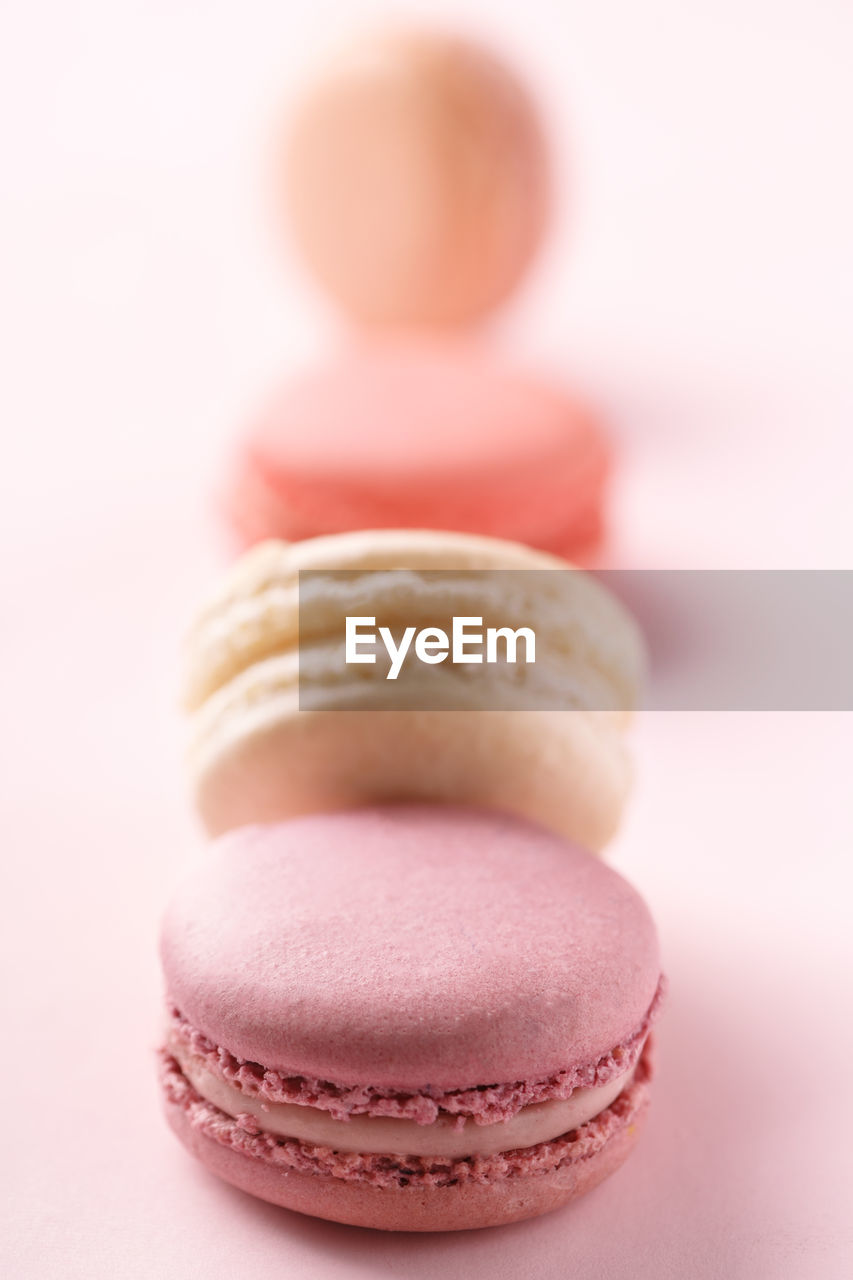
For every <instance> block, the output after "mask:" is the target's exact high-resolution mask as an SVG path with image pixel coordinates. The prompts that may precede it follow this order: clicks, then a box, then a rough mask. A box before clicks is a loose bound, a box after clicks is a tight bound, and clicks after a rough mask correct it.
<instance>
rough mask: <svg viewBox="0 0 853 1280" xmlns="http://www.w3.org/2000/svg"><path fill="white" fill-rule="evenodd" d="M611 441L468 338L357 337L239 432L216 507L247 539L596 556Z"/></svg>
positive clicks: (241, 542)
mask: <svg viewBox="0 0 853 1280" xmlns="http://www.w3.org/2000/svg"><path fill="white" fill-rule="evenodd" d="M610 464H611V453H610V447H609V444H608V442H607V439H606V437H605V434H604V433H603V431H602V428H601V425H600V423H599V421H598V420H597V418H596V416H595V415H594V414H593V413H592V412H591V411H590V410H589V408H588V407H587V406H586V405H585V404H584V403H583V402H582V401H581V400H579V399H577V398H575V397H573V396H572V395H571V394H569V393H568V392H567V391H565V390H564V389H563V388H562V387H560V386H556V385H554V384H552V383H551V382H549V381H548V380H547V379H545V378H541V377H539V376H534V375H532V374H529V373H526V372H524V371H521V370H519V369H517V368H514V367H513V366H512V364H511V363H509V364H508V363H505V362H503V361H501V359H500V358H499V357H496V356H494V355H493V354H490V353H489V352H488V351H487V350H485V349H484V348H482V347H480V346H479V345H477V344H473V343H471V342H467V341H466V342H463V341H461V340H454V341H451V340H439V339H410V340H405V341H403V340H399V341H390V340H386V341H382V342H371V343H363V344H358V345H355V346H353V347H351V348H349V349H348V350H347V351H345V352H342V353H341V354H340V355H339V356H338V357H337V358H336V359H334V360H331V361H330V362H329V363H328V364H326V365H324V366H319V367H316V368H315V369H313V370H308V371H306V372H304V373H303V374H301V375H300V376H296V377H294V378H292V379H291V380H290V381H288V382H286V383H285V384H284V385H283V386H282V387H281V388H280V389H279V390H278V391H277V392H276V393H275V394H274V395H273V396H272V397H271V398H270V399H269V401H268V403H267V404H266V406H265V407H264V409H263V410H262V412H261V413H260V414H259V415H258V417H257V418H256V420H255V421H254V422H252V423H251V424H250V426H249V428H248V430H246V431H245V432H244V433H243V434H242V435H241V436H240V437H239V438H238V440H237V442H236V444H235V447H234V449H233V451H232V454H231V456H230V458H229V462H228V469H227V473H226V475H225V476H224V477H223V482H222V484H221V486H220V494H219V506H220V512H221V516H222V519H223V522H224V524H225V525H226V527H227V528H228V530H229V532H230V535H231V537H232V540H233V541H235V542H236V544H237V546H238V547H240V548H245V547H246V546H248V545H250V544H251V543H254V542H259V541H262V540H263V539H265V538H286V539H291V540H295V539H300V538H310V537H318V536H321V535H323V534H329V533H343V532H346V531H348V530H352V529H379V528H414V529H453V530H458V531H461V532H464V533H479V534H485V535H488V536H490V537H498V538H507V539H510V540H514V541H518V542H526V543H527V544H528V545H530V546H532V547H537V548H540V549H542V550H544V551H550V552H552V553H553V554H555V555H563V556H566V557H567V558H569V559H574V560H582V561H584V560H589V559H590V557H591V556H592V555H593V554H594V553H595V551H596V550H597V548H598V546H599V543H600V541H601V537H602V533H603V529H604V506H605V499H606V490H607V480H608V476H609V473H610Z"/></svg>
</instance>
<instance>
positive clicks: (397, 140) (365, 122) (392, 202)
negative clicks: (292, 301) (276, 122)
mask: <svg viewBox="0 0 853 1280" xmlns="http://www.w3.org/2000/svg"><path fill="white" fill-rule="evenodd" d="M279 174H280V182H279V184H278V186H279V191H280V199H281V208H282V214H283V218H284V220H286V222H287V223H288V224H289V225H290V228H291V230H292V233H293V237H294V239H295V242H296V245H297V247H298V249H299V250H300V251H301V253H302V255H303V257H304V259H305V260H306V262H307V264H308V266H309V268H310V269H311V271H312V272H313V274H314V276H315V277H316V279H317V280H318V281H319V283H320V284H321V285H322V286H323V287H324V288H325V290H326V292H327V293H328V294H329V295H330V297H332V298H333V299H334V300H335V301H336V302H338V303H339V304H340V306H341V307H342V309H343V310H344V312H345V313H346V314H347V316H348V317H349V318H350V320H353V321H355V322H358V323H361V324H364V325H369V326H385V327H388V326H390V327H401V326H406V327H408V326H428V327H431V328H435V327H441V326H447V325H458V324H462V323H466V322H469V321H471V320H473V319H476V318H477V317H479V316H481V315H483V314H484V313H486V312H488V311H489V310H490V309H491V308H493V307H495V306H496V305H497V304H499V303H500V302H502V301H503V299H504V298H505V297H506V296H507V295H508V294H509V293H510V292H511V290H512V289H513V287H514V286H515V285H516V284H517V283H518V281H519V280H520V279H521V277H522V275H523V274H524V271H525V269H526V268H527V266H528V264H529V262H530V260H531V258H532V256H533V254H534V252H535V250H536V248H537V247H538V245H539V242H540V240H541V237H542V231H543V227H544V224H545V221H546V218H547V214H548V210H549V204H550V176H549V166H548V157H547V152H546V147H545V142H544V139H543V133H542V127H541V124H540V121H539V117H538V114H537V112H536V109H535V107H534V106H533V103H532V101H531V99H530V97H529V95H528V93H527V91H526V90H525V88H524V87H523V86H522V85H521V83H520V82H519V81H518V79H517V78H516V77H515V75H514V74H513V73H512V72H511V71H510V70H509V69H508V67H506V66H505V65H504V63H503V62H502V61H501V60H500V59H498V58H497V57H496V56H495V55H494V54H492V53H491V52H489V51H487V50H486V49H484V48H482V47H481V46H480V45H478V44H475V43H472V42H471V41H468V40H464V39H462V38H460V37H458V36H456V35H445V34H442V33H441V32H429V31H404V30H394V31H389V32H386V33H378V34H375V35H372V36H367V37H364V38H362V39H361V40H356V41H353V42H351V43H350V44H348V45H347V46H346V47H344V48H342V49H341V50H340V52H339V53H338V55H337V56H336V57H334V58H332V59H331V60H330V61H329V63H328V64H327V65H326V66H325V68H323V69H322V70H320V71H319V72H318V74H317V75H316V76H315V78H314V79H313V80H312V82H311V83H310V84H309V85H308V86H307V87H306V89H305V91H304V93H303V94H302V96H301V98H300V99H299V101H298V104H297V105H296V108H295V110H294V111H293V112H292V114H291V116H290V118H289V119H288V121H287V127H286V129H285V130H284V133H283V137H282V141H281V144H280V149H279Z"/></svg>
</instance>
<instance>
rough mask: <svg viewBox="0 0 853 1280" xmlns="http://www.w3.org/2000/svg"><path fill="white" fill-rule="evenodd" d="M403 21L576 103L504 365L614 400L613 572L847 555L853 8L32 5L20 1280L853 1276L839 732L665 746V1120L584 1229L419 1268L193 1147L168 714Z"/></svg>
mask: <svg viewBox="0 0 853 1280" xmlns="http://www.w3.org/2000/svg"><path fill="white" fill-rule="evenodd" d="M389 15H390V16H391V17H394V18H396V19H399V18H404V19H407V18H416V19H428V20H429V21H430V22H436V21H439V20H441V19H446V20H447V22H448V23H450V24H451V25H453V26H454V27H456V28H457V29H460V30H462V31H463V32H464V31H469V32H473V33H475V34H477V35H480V36H482V37H484V38H485V39H487V40H488V41H489V42H491V43H492V44H493V45H494V46H495V47H496V49H497V50H498V51H503V52H504V53H507V54H508V55H509V56H510V58H511V60H512V61H513V63H514V64H515V65H516V66H517V68H518V69H519V70H520V72H521V73H522V74H523V75H524V76H525V77H526V78H527V80H528V81H529V82H530V83H531V84H532V86H533V87H534V89H535V90H536V92H537V94H538V96H539V99H540V101H541V104H542V106H543V109H544V111H545V114H546V119H547V122H548V124H549V127H550V130H551V134H552V141H553V145H554V148H555V154H556V167H557V172H558V183H559V198H560V206H559V209H558V212H557V217H556V219H555V223H554V226H553V227H552V231H551V234H550V237H549V239H548V242H547V245H546V247H545V250H544V252H543V253H542V254H541V255H540V257H539V259H538V260H537V263H536V266H535V269H534V271H533V272H532V274H531V276H530V278H529V280H528V281H527V282H526V284H525V288H524V291H523V293H522V295H521V297H520V298H519V299H518V300H517V301H516V302H514V303H513V304H512V305H511V306H510V307H509V308H507V310H506V312H505V313H504V314H502V315H500V316H499V317H498V318H497V319H496V320H495V322H494V330H495V338H496V340H497V341H498V342H500V343H501V344H502V345H503V346H504V347H505V349H506V350H507V351H511V352H512V353H513V354H517V355H520V356H524V357H525V358H528V359H529V361H530V362H532V363H536V364H539V365H541V366H542V367H543V368H547V369H550V370H553V371H555V372H557V373H559V375H560V376H561V377H563V378H564V379H565V380H567V381H569V382H573V383H575V384H577V385H578V386H581V387H583V388H584V390H586V391H587V392H588V393H589V394H590V395H591V396H592V398H593V399H594V401H595V402H596V403H597V404H599V405H600V406H601V407H602V408H603V410H604V411H605V413H606V414H607V417H608V420H609V423H610V425H611V429H612V431H613V432H614V434H615V436H616V437H617V439H618V441H619V443H620V449H621V453H620V470H619V474H618V477H617V482H616V486H615V489H614V493H613V502H612V518H611V525H612V538H611V543H610V553H609V558H610V562H611V563H613V564H615V565H618V566H620V567H656V568H659V567H669V566H678V567H690V568H817V567H834V568H847V569H850V568H853V563H851V562H853V504H851V501H850V494H851V486H850V473H851V464H853V444H852V443H851V434H853V364H851V360H850V339H851V332H853V247H851V235H850V227H851V226H853V175H851V166H850V156H851V154H853V136H851V134H853V88H851V79H850V75H849V66H850V53H851V37H853V15H851V10H850V7H849V5H847V4H845V3H842V0H817V3H806V0H775V2H773V3H771V2H770V0H737V2H735V0H715V2H714V3H711V0H697V2H695V3H690V4H685V3H683V0H681V2H678V0H648V3H645V4H642V5H638V4H631V3H628V2H627V0H596V3H592V2H591V0H559V3H558V2H557V0H551V2H550V3H549V2H548V0H526V3H524V4H519V3H517V0H512V2H510V0H489V2H488V3H485V2H482V3H481V2H480V0H465V2H464V3H462V0H455V2H454V3H448V2H446V0H438V2H436V3H431V4H430V5H428V6H426V5H421V6H419V5H414V4H405V3H398V4H395V5H393V6H385V7H384V8H382V7H379V6H376V5H371V6H365V5H362V4H358V3H324V2H323V0H314V2H313V3H312V4H310V5H303V4H297V3H293V2H290V0H278V2H277V3H270V2H269V0H241V2H240V3H239V4H238V3H236V0H207V2H206V3H201V0H168V2H167V0H144V2H143V0H138V2H134V0H111V2H110V3H107V2H106V0H98V2H96V0H75V2H74V3H73V4H68V3H59V2H58V0H57V2H55V3H48V2H47V0H31V2H30V3H28V4H26V5H23V4H15V5H13V4H11V3H7V4H5V5H3V6H2V9H0V155H2V164H0V217H2V232H3V234H2V236H0V353H2V354H0V424H2V427H0V439H2V446H1V447H2V457H0V486H2V503H0V547H2V552H0V554H2V574H3V584H4V589H5V601H4V609H3V625H2V632H0V645H2V654H3V664H2V675H3V703H2V705H3V712H4V714H3V723H4V726H5V729H6V732H5V734H4V735H3V741H2V743H0V768H2V776H3V780H4V786H3V790H4V796H3V802H2V823H3V827H2V832H1V833H0V834H2V840H3V854H2V875H3V878H4V879H3V893H2V900H3V903H4V906H5V908H6V912H7V915H8V919H7V920H6V922H5V926H4V928H3V931H2V939H0V945H2V946H3V948H4V952H5V955H4V959H5V961H6V963H7V970H6V972H7V974H8V993H7V996H4V1001H5V1003H6V1004H7V1012H6V1014H5V1020H6V1023H7V1026H8V1028H9V1037H8V1040H7V1053H11V1054H12V1055H17V1054H18V1053H21V1054H23V1055H25V1057H26V1060H27V1062H28V1063H30V1064H32V1063H36V1064H38V1067H39V1071H38V1078H34V1076H33V1074H32V1073H31V1072H27V1073H21V1072H19V1071H18V1070H17V1069H16V1070H15V1073H14V1092H13V1093H9V1094H8V1095H7V1096H9V1097H14V1098H15V1100H16V1105H15V1107H14V1109H13V1110H14V1114H10V1115H9V1116H8V1117H4V1125H5V1127H6V1128H7V1130H8V1137H9V1138H10V1140H11V1148H10V1149H11V1151H12V1152H13V1154H14V1156H15V1159H14V1160H12V1161H11V1162H10V1163H9V1164H7V1166H6V1168H5V1169H4V1171H3V1178H4V1183H5V1185H4V1188H3V1202H4V1206H5V1208H4V1214H8V1217H9V1221H8V1224H7V1228H6V1229H5V1230H4V1232H3V1236H4V1239H3V1243H2V1245H0V1250H3V1251H7V1252H8V1254H9V1264H10V1265H9V1266H7V1267H6V1268H5V1270H6V1273H7V1274H9V1275H15V1276H34V1277H35V1276H39V1277H44V1276H62V1277H70V1276H81V1277H82V1276H85V1277H87V1280H90V1278H91V1277H95V1276H101V1275H103V1276H115V1275H123V1276H136V1275H139V1276H150V1275H158V1276H160V1275H162V1276H176V1277H177V1276H180V1277H189V1276H194V1275H201V1274H202V1273H203V1274H204V1275H205V1277H206V1278H207V1280H212V1278H213V1277H216V1276H220V1275H221V1276H225V1275H232V1274H235V1273H239V1274H240V1275H244V1276H256V1275H257V1276H266V1275H273V1274H281V1268H282V1267H285V1269H287V1268H289V1269H290V1270H291V1271H292V1272H293V1273H294V1274H311V1275H321V1274H322V1275H329V1276H339V1275H340V1276H343V1275H362V1274H363V1275H365V1276H366V1275H371V1276H376V1275H377V1274H382V1275H386V1274H387V1275H394V1274H406V1275H411V1276H415V1275H417V1276H421V1275H422V1276H430V1275H435V1274H438V1273H439V1272H440V1273H441V1274H442V1275H458V1276H463V1275H465V1276H471V1275H474V1276H477V1275H480V1274H483V1275H485V1274H491V1275H495V1276H507V1277H509V1276H513V1277H515V1276H519V1275H522V1274H524V1275H526V1276H531V1277H540V1276H541V1277H548V1278H550V1277H557V1276H564V1275H566V1274H567V1273H569V1271H571V1273H572V1274H575V1275H579V1276H587V1275H588V1276H605V1275H607V1276H614V1277H616V1276H618V1277H622V1276H626V1277H627V1276H632V1277H635V1276H649V1277H655V1280H660V1278H661V1277H667V1276H673V1277H676V1276H678V1277H684V1276H691V1277H694V1276H717V1275H725V1276H726V1277H729V1278H731V1277H741V1276H743V1277H746V1276H750V1277H752V1276H773V1277H789V1276H790V1277H794V1276H797V1277H799V1276H803V1275H810V1276H820V1277H829V1278H832V1277H836V1276H838V1277H840V1276H842V1275H847V1274H849V1255H848V1252H847V1251H848V1250H849V1246H850V1234H849V1190H850V1167H849V1160H848V1156H847V1154H846V1152H847V1151H849V1149H850V1139H851V1137H853V1135H851V1133H850V1128H851V1126H850V1120H851V1117H850V1104H849V1101H848V1098H849V1088H848V1084H847V1082H846V1080H845V1079H844V1076H843V1064H844V1063H845V1062H849V1055H850V1052H851V1049H853V1044H851V1040H850V1030H849V1026H848V1023H849V1019H848V1020H846V1021H842V1022H841V1023H839V1019H838V1011H839V1010H841V1009H845V1008H847V1007H849V997H850V972H851V962H850V944H849V909H848V905H847V904H848V902H849V892H850V887H851V881H850V873H849V870H848V867H849V859H850V853H851V849H853V813H851V806H850V803H849V794H850V792H849V781H850V778H849V772H850V771H849V761H850V758H851V748H853V734H851V720H850V717H849V716H843V715H840V714H839V715H835V716H828V715H827V716H817V715H787V716H783V715H773V716H771V715H766V716H755V715H753V716H749V715H746V714H745V713H743V714H741V713H739V714H735V713H730V714H726V715H715V716H700V715H690V716H688V715H678V716H676V715H657V716H649V717H648V719H647V720H646V721H645V722H644V723H642V724H641V726H640V728H639V731H638V733H637V735H636V753H637V756H638V758H639V761H640V769H639V780H638V786H637V793H636V797H635V803H634V807H633V809H632V811H631V814H630V817H629V820H628V822H627V824H626V827H625V830H624V833H623V835H622V837H621V838H620V841H619V843H618V845H617V847H616V849H615V850H614V860H615V862H616V864H617V865H618V866H619V868H620V870H622V871H623V872H624V873H625V874H627V875H628V876H629V877H630V878H631V879H632V880H634V882H635V883H637V884H638V886H639V887H640V888H641V889H642V891H643V892H644V894H645V895H646V896H647V897H648V899H649V901H650V903H651V905H652V908H653V910H654V911H655V913H656V915H657V918H658V920H659V922H660V927H661V934H662V938H663V943H664V951H665V954H666V955H667V956H668V961H667V965H668V968H669V970H670V974H671V977H672V983H673V995H672V1002H671V1012H670V1016H669V1018H668V1020H667V1022H666V1023H665V1025H664V1027H663V1029H662V1032H661V1041H660V1045H661V1064H662V1065H661V1071H660V1081H659V1088H658V1094H657V1110H656V1113H655V1117H654V1118H653V1122H652V1126H651V1127H650V1131H649V1135H648V1138H647V1141H646V1144H645V1147H644V1148H641V1149H640V1150H639V1151H638V1153H637V1156H636V1157H635V1159H634V1161H633V1162H632V1163H631V1164H629V1165H628V1166H626V1169H625V1170H623V1171H622V1172H621V1173H620V1174H619V1175H618V1177H617V1179H614V1181H613V1183H612V1185H611V1186H609V1187H605V1188H601V1189H600V1190H599V1191H598V1192H596V1193H594V1194H593V1195H592V1196H591V1197H589V1200H588V1202H586V1201H585V1202H584V1203H583V1205H582V1206H577V1212H575V1211H574V1210H573V1211H572V1214H571V1216H570V1218H569V1217H566V1216H565V1215H564V1214H558V1215H555V1216H554V1217H553V1218H550V1219H546V1220H543V1221H542V1222H539V1223H531V1224H522V1225H521V1226H519V1227H513V1228H508V1229H505V1230H503V1231H501V1232H498V1233H488V1232H487V1233H485V1234H483V1233H474V1234H473V1235H472V1236H469V1237H466V1238H465V1239H461V1238H457V1239H455V1240H450V1239H445V1238H435V1239H433V1240H427V1241H419V1242H417V1245H415V1244H413V1243H412V1242H411V1241H405V1240H399V1239H384V1238H383V1239H379V1238H377V1237H375V1236H371V1235H370V1234H369V1233H359V1232H352V1231H347V1230H345V1229H343V1228H335V1227H326V1226H323V1225H322V1224H318V1223H306V1222H305V1221H303V1220H295V1219H294V1218H292V1217H290V1216H289V1215H282V1214H279V1213H276V1212H275V1211H273V1210H270V1209H268V1208H267V1207H266V1206H261V1205H255V1204H251V1203H249V1202H247V1201H246V1200H245V1199H244V1198H243V1197H240V1196H238V1195H237V1193H234V1192H231V1191H230V1190H229V1189H228V1188H225V1187H218V1186H213V1185H212V1183H211V1181H210V1180H209V1179H207V1178H206V1177H205V1176H204V1175H203V1174H202V1173H201V1172H200V1171H198V1170H195V1169H191V1168H190V1167H189V1162H188V1161H187V1159H186V1158H185V1156H184V1155H183V1153H182V1152H181V1151H180V1150H179V1149H177V1147H176V1144H174V1143H173V1142H172V1140H171V1138H170V1137H169V1135H168V1134H167V1133H166V1131H165V1127H164V1126H162V1125H161V1124H160V1121H159V1117H158V1115H157V1099H156V1089H155V1085H154V1072H153V1068H152V1063H151V1057H150V1050H151V1048H152V1046H153V1044H154V1043H155V1040H156V1035H157V1031H156V1019H157V1016H158V1012H157V1011H158V1005H159V975H158V972H157V965H156V957H155V952H154V937H155V931H156V920H157V915H158V912H159V910H160V907H161V905H162V903H163V902H164V901H165V898H166V895H167V893H168V889H169V885H170V883H171V881H172V879H173V877H174V873H175V868H176V867H177V866H178V865H179V864H180V862H181V859H182V857H183V850H185V849H186V848H187V847H188V846H189V845H190V844H191V843H192V842H193V841H194V840H195V839H196V838H197V836H196V833H195V830H194V826H193V823H192V821H191V819H190V817H189V815H188V813H187V812H186V802H185V798H184V795H183V793H182V783H181V780H180V774H179V772H178V770H179V767H180V730H179V725H178V723H177V718H176V715H175V711H174V691H175V690H176V688H177V648H178V637H179V634H180V631H181V628H182V626H183V625H184V623H185V621H186V620H187V618H188V617H189V615H190V613H191V611H192V608H193V605H194V603H195V601H196V600H197V599H198V598H199V596H200V595H201V594H203V592H204V590H205V588H206V586H207V585H208V582H209V579H210V576H211V574H212V573H213V572H214V570H215V567H216V565H217V564H218V563H219V561H220V559H221V557H220V554H219V548H218V544H217V539H216V535H215V532H214V530H213V528H212V526H211V521H210V518H209V513H208V500H209V494H210V489H211V485H212V484H213V482H214V479H215V476H216V472H217V468H218V467H219V465H220V464H221V460H222V457H223V453H224V450H225V447H226V444H227V442H228V440H229V439H230V438H231V437H232V436H233V433H234V432H235V431H236V430H238V429H239V428H240V426H241V425H242V423H243V422H244V421H245V419H246V416H247V414H249V413H250V412H251V411H252V409H253V408H254V406H255V405H256V403H257V402H258V399H259V398H260V397H262V396H264V394H265V393H266V391H267V389H268V388H269V386H270V384H271V383H272V382H275V381H277V380H278V379H279V378H280V376H281V374H282V372H285V371H286V370H287V369H289V368H291V367H294V366H296V365H297V364H299V363H301V362H302V361H304V360H305V359H307V358H309V357H310V356H312V355H313V354H315V353H318V352H322V351H323V350H325V349H326V348H327V347H328V346H329V345H330V344H332V343H334V342H335V341H336V340H337V333H338V329H337V327H338V325H339V321H338V320H337V318H336V317H335V316H334V315H333V313H332V312H331V310H329V309H328V308H327V305H326V303H325V302H324V301H323V300H322V299H321V298H320V297H319V296H318V295H317V294H316V293H315V291H314V289H313V287H312V285H311V283H310V281H309V280H308V279H307V277H306V275H305V273H304V272H303V270H302V268H301V267H300V265H299V263H298V262H297V260H296V257H295V254H294V253H293V252H292V251H289V250H288V247H287V245H286V244H284V245H283V244H282V237H281V231H280V228H279V227H278V225H277V223H276V220H275V215H274V212H273V210H274V205H273V201H272V200H271V198H270V181H271V177H270V157H269V131H270V124H271V121H272V119H273V117H274V113H275V111H276V110H277V109H278V108H279V107H280V105H281V103H282V101H283V100H286V99H287V97H288V95H289V94H290V93H291V92H292V91H293V90H294V88H295V86H296V84H297V82H298V79H299V77H300V76H301V74H302V73H303V72H304V70H305V69H306V68H307V67H308V66H309V65H310V64H311V62H312V60H313V59H314V58H315V57H316V56H317V55H318V54H320V53H322V52H323V50H324V49H325V47H326V45H327V44H328V42H329V40H330V39H334V38H336V37H337V36H338V35H340V34H343V33H344V32H345V31H347V30H348V29H350V28H353V27H354V28H356V29H358V28H359V27H360V26H362V25H364V24H365V23H375V22H376V21H377V20H381V19H383V18H386V17H388V16H389ZM816 625H820V620H819V619H818V620H816ZM816 1062H819V1063H821V1068H820V1071H819V1073H817V1074H816V1068H815V1063H816ZM46 1080H49V1081H50V1085H49V1088H48V1087H47V1086H46V1084H45V1081H46ZM803 1095H804V1096H803ZM801 1097H802V1100H801V1101H800V1099H801ZM792 1098H796V1099H798V1101H797V1103H796V1105H793V1104H792ZM46 1099H47V1101H48V1102H49V1104H50V1105H47V1103H46ZM6 1121H8V1123H6ZM173 1147H174V1148H175V1149H174V1150H173ZM620 1188H621V1190H620ZM608 1197H609V1198H608ZM617 1198H618V1211H617V1210H616V1209H615V1206H616V1205H617ZM614 1219H616V1220H617V1221H614Z"/></svg>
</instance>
